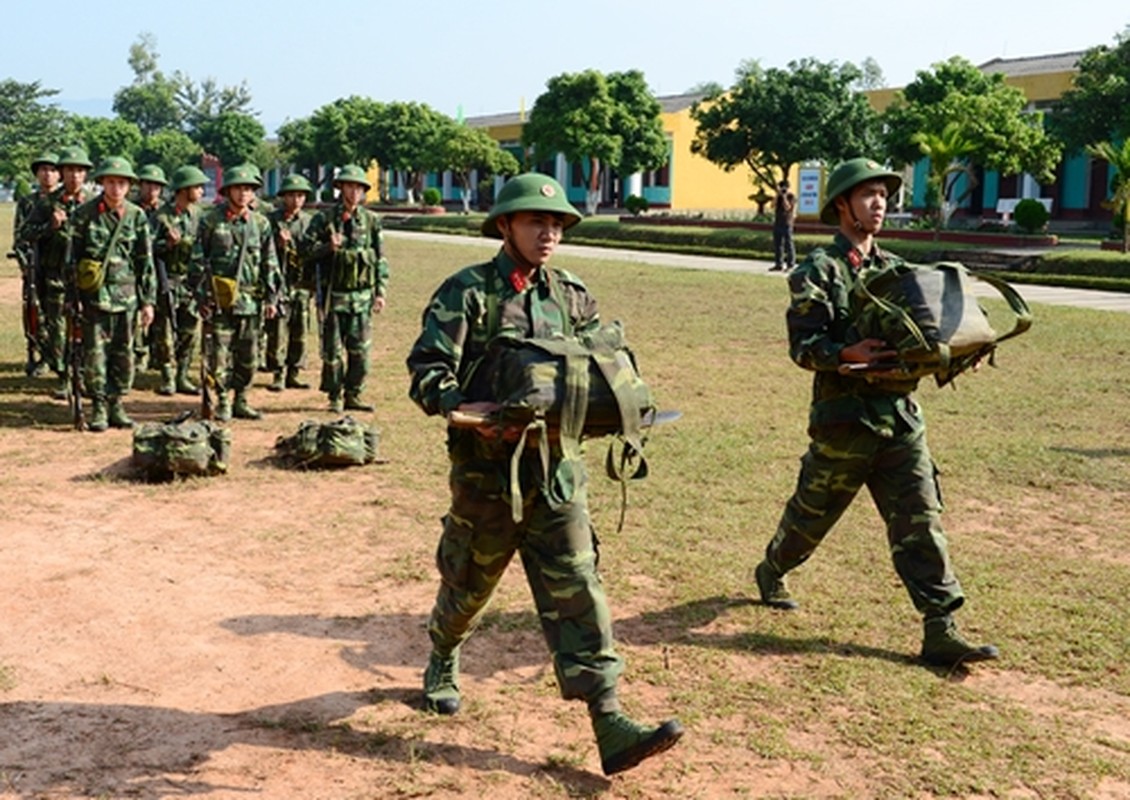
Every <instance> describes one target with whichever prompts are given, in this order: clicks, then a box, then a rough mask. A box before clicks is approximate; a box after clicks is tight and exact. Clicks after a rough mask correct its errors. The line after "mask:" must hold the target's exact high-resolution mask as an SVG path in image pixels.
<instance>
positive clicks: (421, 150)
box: [371, 101, 452, 203]
mask: <svg viewBox="0 0 1130 800" xmlns="http://www.w3.org/2000/svg"><path fill="white" fill-rule="evenodd" d="M451 124H452V119H451V117H448V116H447V115H446V114H441V113H440V112H438V111H436V110H435V109H433V108H432V107H431V106H429V105H427V104H426V103H415V102H401V101H396V102H392V103H388V104H386V105H384V106H383V107H382V108H381V109H380V114H379V116H378V118H377V121H376V124H375V125H374V126H373V128H372V135H373V138H372V140H371V142H372V144H371V147H372V150H371V153H372V156H373V157H374V158H376V160H377V162H378V163H380V165H381V166H382V167H384V168H386V169H393V170H397V171H399V172H400V173H402V174H403V176H404V185H405V187H407V189H408V202H409V203H415V202H416V193H417V192H418V191H419V190H420V188H421V184H422V182H423V178H424V175H425V174H426V173H428V172H435V171H437V170H439V169H442V168H444V167H445V166H446V165H445V164H444V163H443V161H444V155H443V154H444V134H445V132H447V131H449V130H450V126H451Z"/></svg>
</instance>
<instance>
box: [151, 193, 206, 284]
mask: <svg viewBox="0 0 1130 800" xmlns="http://www.w3.org/2000/svg"><path fill="white" fill-rule="evenodd" d="M203 218H204V212H203V211H201V210H200V206H198V205H196V204H193V205H191V206H188V207H187V208H183V209H178V208H177V205H176V202H175V201H171V202H168V203H165V204H164V205H162V206H161V208H160V209H159V210H158V211H157V216H156V225H155V227H154V229H153V257H154V258H156V259H160V260H161V261H163V262H164V263H165V269H166V270H168V273H169V276H170V277H176V276H184V275H187V274H188V270H189V265H190V264H191V263H192V247H193V245H194V244H195V243H196V236H197V234H198V233H199V231H200V220H202V219H203ZM174 230H175V231H176V232H177V233H179V234H180V240H179V241H178V242H177V243H176V244H175V245H172V244H169V231H174Z"/></svg>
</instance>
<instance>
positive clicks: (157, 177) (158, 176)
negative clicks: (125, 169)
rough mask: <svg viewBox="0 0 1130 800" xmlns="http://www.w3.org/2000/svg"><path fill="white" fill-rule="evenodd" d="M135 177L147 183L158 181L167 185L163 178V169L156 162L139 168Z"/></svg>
mask: <svg viewBox="0 0 1130 800" xmlns="http://www.w3.org/2000/svg"><path fill="white" fill-rule="evenodd" d="M137 179H138V180H139V181H147V182H149V183H159V184H161V185H162V186H167V185H168V183H169V182H168V181H167V180H165V170H163V169H161V168H160V167H159V166H157V165H156V164H146V165H145V166H144V167H142V168H141V169H139V170H138V171H137Z"/></svg>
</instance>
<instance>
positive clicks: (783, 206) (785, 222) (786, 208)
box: [769, 178, 796, 272]
mask: <svg viewBox="0 0 1130 800" xmlns="http://www.w3.org/2000/svg"><path fill="white" fill-rule="evenodd" d="M795 227H796V195H795V194H793V193H792V192H791V191H789V182H788V180H787V179H784V178H782V179H781V182H780V183H778V184H777V198H776V200H774V202H773V266H772V267H770V268H769V271H770V272H780V271H781V270H783V269H792V268H793V267H795V266H796V242H795V241H794V240H793V229H794V228H795Z"/></svg>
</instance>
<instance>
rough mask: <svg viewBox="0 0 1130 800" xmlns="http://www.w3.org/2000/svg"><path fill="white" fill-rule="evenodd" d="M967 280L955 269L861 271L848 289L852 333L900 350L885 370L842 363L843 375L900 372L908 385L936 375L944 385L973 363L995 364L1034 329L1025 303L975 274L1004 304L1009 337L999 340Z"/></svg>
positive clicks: (966, 274) (962, 270) (997, 282)
mask: <svg viewBox="0 0 1130 800" xmlns="http://www.w3.org/2000/svg"><path fill="white" fill-rule="evenodd" d="M970 275H971V273H970V272H969V271H968V270H966V268H965V267H964V266H962V265H961V264H958V263H951V262H942V263H938V264H931V265H916V264H905V265H900V266H896V267H884V268H879V269H869V270H865V271H864V272H863V273H861V274H860V276H859V280H858V281H857V282H856V285H855V287H854V289H853V290H852V297H851V302H852V310H853V312H854V315H855V328H856V330H857V331H858V332H859V334H860V336H862V337H864V338H869V337H873V338H877V339H882V340H884V341H885V342H887V344H888V345H890V346H891V348H892V349H894V350H897V351H898V357H897V360H896V361H895V362H893V363H890V364H878V365H875V364H872V365H870V367H866V366H855V365H851V364H844V365H842V366H841V368H840V369H841V371H844V372H850V371H854V370H861V369H864V370H865V369H868V368H869V369H871V370H877V369H878V370H884V369H885V370H889V369H901V370H903V371H904V372H905V373H906V377H908V378H920V377H923V376H927V375H933V376H934V379H935V380H936V381H937V384H938V385H939V386H944V385H946V384H947V383H949V382H950V381H952V380H953V379H954V378H956V377H957V376H958V375H960V374H961V373H962V372H964V371H965V370H967V369H969V368H970V367H971V366H973V365H974V364H976V363H977V362H978V361H980V360H982V359H985V358H988V359H989V360H990V363H991V362H992V358H993V355H994V353H995V351H996V347H997V345H998V344H1000V343H1001V342H1003V341H1004V340H1006V339H1011V338H1012V337H1014V336H1019V335H1020V334H1022V333H1024V331H1026V330H1028V328H1029V327H1031V325H1032V313H1031V311H1030V310H1029V309H1028V304H1027V303H1026V302H1025V301H1024V298H1023V297H1021V296H1020V294H1019V293H1018V292H1017V291H1016V290H1015V289H1013V288H1012V287H1011V286H1010V285H1008V284H1007V283H1006V282H1004V281H1002V280H1001V279H1000V278H997V277H994V276H992V275H984V274H976V275H974V277H976V278H977V279H978V280H981V281H983V282H985V283H987V284H988V285H990V286H992V287H993V288H994V289H996V290H997V292H999V293H1000V295H1001V296H1002V297H1003V298H1004V299H1005V301H1006V302H1007V303H1008V306H1009V308H1010V309H1011V311H1012V314H1013V316H1014V317H1015V319H1014V321H1013V327H1012V330H1010V331H1009V332H1008V333H1005V334H1003V335H1002V334H998V333H997V332H996V330H994V328H993V326H992V325H991V324H990V323H989V317H988V314H987V313H986V312H985V309H984V308H982V307H981V304H980V303H978V302H977V298H976V297H975V296H974V294H973V286H972V281H971V280H970Z"/></svg>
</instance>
